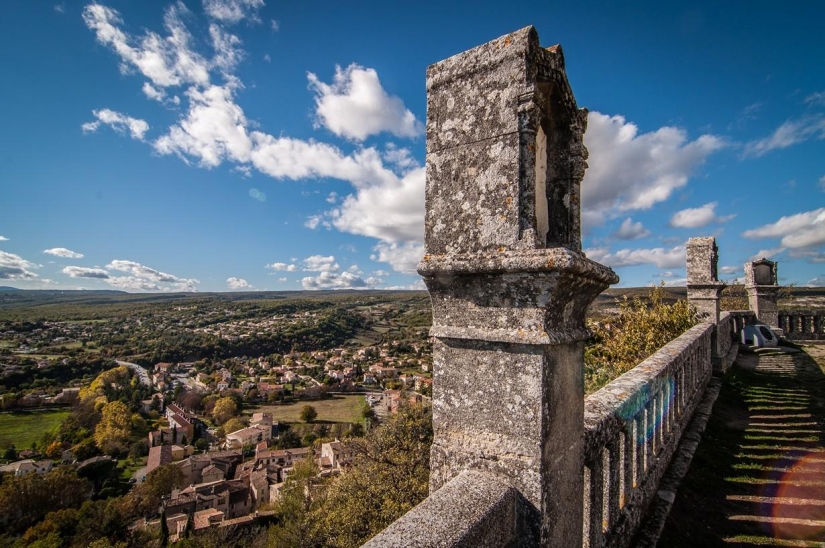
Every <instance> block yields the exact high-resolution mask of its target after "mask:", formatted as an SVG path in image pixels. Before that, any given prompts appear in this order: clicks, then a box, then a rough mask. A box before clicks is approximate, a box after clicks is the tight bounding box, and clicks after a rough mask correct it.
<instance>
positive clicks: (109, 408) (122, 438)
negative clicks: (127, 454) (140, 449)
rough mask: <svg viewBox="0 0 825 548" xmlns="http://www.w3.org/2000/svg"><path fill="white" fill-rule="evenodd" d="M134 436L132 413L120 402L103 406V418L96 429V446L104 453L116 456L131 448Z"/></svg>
mask: <svg viewBox="0 0 825 548" xmlns="http://www.w3.org/2000/svg"><path fill="white" fill-rule="evenodd" d="M131 434H132V413H131V412H130V411H129V408H128V407H126V404H124V403H123V402H120V401H113V402H109V403H107V404H106V405H104V406H103V410H102V417H101V419H100V422H99V423H98V424H97V427H95V435H94V438H95V444H96V445H97V447H98V448H99V449H100V450H101V451H103V452H104V453H108V454H110V455H116V454H119V453H122V452H124V451H125V450H126V448H127V447H129V438H130V436H131Z"/></svg>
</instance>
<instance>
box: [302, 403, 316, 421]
mask: <svg viewBox="0 0 825 548" xmlns="http://www.w3.org/2000/svg"><path fill="white" fill-rule="evenodd" d="M317 418H318V411H316V410H315V408H314V407H312V406H311V405H305V406H303V407H302V408H301V420H302V421H304V422H312V421H314V420H315V419H317Z"/></svg>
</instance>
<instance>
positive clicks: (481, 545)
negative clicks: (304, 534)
mask: <svg viewBox="0 0 825 548" xmlns="http://www.w3.org/2000/svg"><path fill="white" fill-rule="evenodd" d="M518 496H519V495H518V491H516V490H515V489H514V488H513V487H512V486H510V485H508V484H507V483H505V482H503V481H501V479H499V478H496V477H495V476H493V475H491V474H485V473H483V472H477V471H466V472H462V473H461V474H459V475H458V476H456V477H455V478H453V479H452V480H451V481H450V482H449V483H447V484H446V485H444V487H442V488H441V489H439V490H437V491H436V492H435V493H432V494H431V495H430V496H429V497H427V498H426V499H425V500H424V502H422V503H421V504H419V505H418V506H416V507H415V508H413V509H412V510H410V511H409V512H407V513H406V514H404V516H402V517H401V518H400V519H398V520H396V521H395V522H393V523H392V525H390V526H389V527H387V528H386V529H384V530H383V531H382V532H381V533H379V534H378V535H377V536H375V537H373V538H372V540H370V541H369V542H367V543H366V544H365V545H364V548H402V547H405V548H412V547H414V546H415V547H425V546H432V547H435V546H444V547H451V548H487V547H489V548H498V547H502V546H518V545H519V543H518V537H519V535H518V510H517V501H518Z"/></svg>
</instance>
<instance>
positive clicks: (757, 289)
mask: <svg viewBox="0 0 825 548" xmlns="http://www.w3.org/2000/svg"><path fill="white" fill-rule="evenodd" d="M777 282H778V277H777V275H776V263H775V262H773V261H769V260H768V259H765V258H764V257H763V258H761V259H759V260H758V261H753V262H750V263H745V289H746V290H747V292H748V306H749V308H750V309H751V310H753V312H754V313H755V314H756V317H757V318H759V321H760V322H762V323H764V324H765V325H768V326H770V327H779V313H778V312H777V306H776V301H777V296H778V294H779V285H778V283H777Z"/></svg>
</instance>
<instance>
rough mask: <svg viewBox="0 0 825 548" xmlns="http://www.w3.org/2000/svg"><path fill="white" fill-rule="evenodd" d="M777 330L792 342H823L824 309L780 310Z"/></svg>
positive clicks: (824, 327) (824, 329)
mask: <svg viewBox="0 0 825 548" xmlns="http://www.w3.org/2000/svg"><path fill="white" fill-rule="evenodd" d="M778 312H779V328H780V329H782V331H783V332H784V334H785V338H786V339H789V340H792V341H825V309H822V308H819V309H791V308H788V309H780V310H779V311H778Z"/></svg>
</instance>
